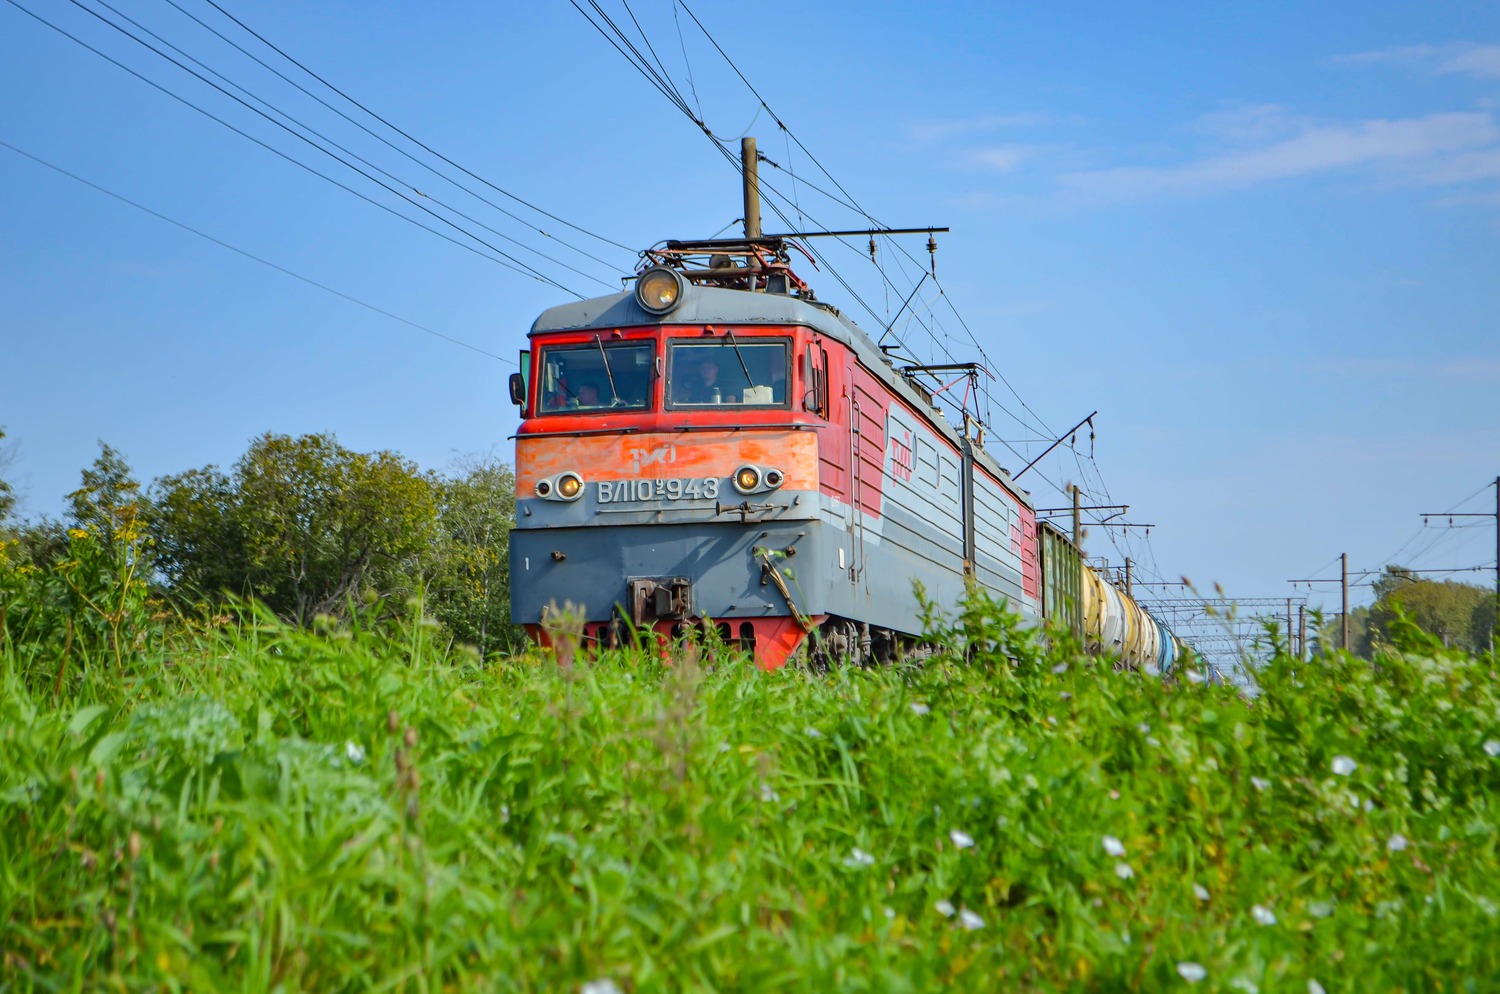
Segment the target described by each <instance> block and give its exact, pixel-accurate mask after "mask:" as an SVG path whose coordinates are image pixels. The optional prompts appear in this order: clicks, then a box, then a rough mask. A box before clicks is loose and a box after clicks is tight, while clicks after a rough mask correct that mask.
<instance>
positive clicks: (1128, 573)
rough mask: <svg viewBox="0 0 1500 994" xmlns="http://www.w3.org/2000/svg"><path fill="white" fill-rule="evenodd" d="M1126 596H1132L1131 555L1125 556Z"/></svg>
mask: <svg viewBox="0 0 1500 994" xmlns="http://www.w3.org/2000/svg"><path fill="white" fill-rule="evenodd" d="M1125 596H1126V597H1129V596H1130V557H1129V556H1126V557H1125Z"/></svg>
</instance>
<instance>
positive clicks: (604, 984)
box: [578, 977, 621, 994]
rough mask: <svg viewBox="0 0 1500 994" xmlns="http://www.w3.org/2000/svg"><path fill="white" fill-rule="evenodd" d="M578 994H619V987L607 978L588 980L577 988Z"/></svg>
mask: <svg viewBox="0 0 1500 994" xmlns="http://www.w3.org/2000/svg"><path fill="white" fill-rule="evenodd" d="M578 994H621V991H620V985H619V984H617V983H615V982H614V981H613V980H610V979H609V978H607V977H606V978H605V979H604V980H590V981H589V982H588V983H586V984H584V985H583V986H582V987H580V988H578Z"/></svg>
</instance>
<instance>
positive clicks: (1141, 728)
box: [1135, 721, 1151, 735]
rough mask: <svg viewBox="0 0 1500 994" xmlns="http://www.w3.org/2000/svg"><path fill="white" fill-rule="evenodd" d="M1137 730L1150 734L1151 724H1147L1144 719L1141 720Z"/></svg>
mask: <svg viewBox="0 0 1500 994" xmlns="http://www.w3.org/2000/svg"><path fill="white" fill-rule="evenodd" d="M1135 730H1136V731H1138V732H1140V733H1141V734H1142V735H1149V734H1151V726H1150V725H1148V724H1146V723H1145V722H1144V721H1143V722H1141V723H1140V724H1139V725H1137V726H1135Z"/></svg>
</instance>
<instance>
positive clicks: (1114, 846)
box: [1100, 835, 1125, 856]
mask: <svg viewBox="0 0 1500 994" xmlns="http://www.w3.org/2000/svg"><path fill="white" fill-rule="evenodd" d="M1100 841H1101V842H1103V843H1104V851H1105V852H1107V853H1109V854H1110V855H1111V856H1123V855H1125V843H1123V842H1121V841H1120V840H1119V839H1117V838H1115V837H1114V836H1113V835H1106V836H1105V837H1104V838H1103V839H1101V840H1100Z"/></svg>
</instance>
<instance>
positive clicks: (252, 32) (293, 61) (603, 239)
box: [167, 0, 635, 261]
mask: <svg viewBox="0 0 1500 994" xmlns="http://www.w3.org/2000/svg"><path fill="white" fill-rule="evenodd" d="M167 2H168V3H171V4H172V6H174V7H177V4H176V3H175V2H174V0H167ZM204 2H205V3H207V4H208V5H209V6H210V7H212V8H213V9H214V10H217V11H218V12H219V13H220V14H223V15H224V16H225V17H227V18H228V19H229V20H231V21H233V22H234V23H235V24H236V25H237V26H239V27H240V28H241V29H242V30H243V31H245V32H246V33H247V34H249V35H250V36H251V37H253V38H255V40H257V41H259V42H260V43H261V44H262V45H265V46H266V47H267V48H269V49H270V50H271V51H273V52H275V53H276V54H277V55H279V56H281V57H282V58H283V59H286V60H287V61H288V62H290V63H291V64H292V65H294V66H296V67H297V68H298V69H300V70H302V71H303V72H304V73H306V74H307V75H309V76H311V77H312V78H313V79H315V80H317V81H318V82H319V83H321V84H322V85H324V86H326V87H328V89H330V90H332V91H333V92H334V93H337V94H338V95H339V96H340V97H342V98H343V99H345V100H347V101H348V102H349V103H350V104H352V105H353V106H355V107H357V108H359V109H360V110H361V111H363V112H364V113H366V114H368V115H370V116H371V117H372V118H374V119H375V120H377V121H379V122H380V123H381V124H383V125H385V126H386V127H387V128H390V129H391V130H392V131H394V132H395V133H396V134H398V135H400V136H401V137H402V138H405V139H406V140H407V141H409V142H411V143H412V144H413V145H415V146H417V147H418V148H420V149H421V150H422V151H424V152H426V153H428V154H429V155H432V156H434V157H436V158H437V159H439V160H441V161H442V162H444V163H446V164H447V165H449V166H452V167H453V168H454V169H457V170H458V171H459V172H461V173H463V174H464V175H465V176H468V177H469V178H470V179H472V180H474V181H475V182H478V183H482V184H484V185H485V186H487V187H489V188H490V189H491V190H493V191H495V192H496V193H498V194H500V195H501V196H502V197H505V198H506V199H508V200H510V201H512V202H514V203H517V204H520V205H521V206H522V207H525V208H526V209H528V210H531V211H535V212H536V213H537V214H540V215H541V216H542V217H545V218H547V219H548V220H551V221H556V222H557V223H558V224H561V225H564V226H565V227H567V228H570V229H572V230H573V231H576V232H578V233H579V234H581V235H587V236H588V237H590V238H593V239H596V240H598V241H600V242H603V243H604V244H606V245H610V246H612V247H614V248H617V249H621V250H623V251H626V252H634V251H635V250H634V249H633V248H631V247H630V246H629V245H624V244H621V243H620V242H618V241H615V240H614V239H611V238H607V237H605V236H604V235H601V234H599V233H597V232H595V231H592V230H590V229H588V228H584V227H581V226H580V225H577V224H574V223H573V222H571V221H568V220H565V219H563V218H561V217H558V216H557V215H556V214H553V213H551V212H550V211H547V210H544V209H542V208H541V207H538V206H536V205H535V204H533V203H531V202H530V201H528V200H525V199H523V198H522V197H519V196H517V195H516V194H514V193H512V192H510V191H509V190H506V189H503V188H501V187H499V186H497V185H495V184H494V183H493V182H491V181H490V180H488V179H486V178H485V177H483V176H480V175H479V174H478V173H475V172H473V171H471V170H470V169H468V168H467V167H465V166H462V165H460V164H459V163H457V162H455V161H454V160H452V159H450V158H448V157H447V156H446V155H444V154H443V153H441V152H439V151H437V150H436V149H434V148H432V147H431V146H429V145H427V144H426V143H425V142H423V141H421V140H420V139H418V138H415V137H413V136H412V135H411V134H409V133H408V132H406V131H404V130H402V129H401V128H399V127H397V126H396V125H395V124H392V123H391V122H390V121H388V120H387V119H386V118H384V117H382V116H381V115H379V114H377V113H376V112H375V111H373V110H371V109H370V108H369V107H366V106H365V105H364V104H362V103H360V102H359V101H358V100H356V99H354V98H353V97H351V96H350V95H349V94H347V93H345V92H344V91H343V90H341V89H339V88H338V87H337V86H335V85H333V84H332V83H330V82H329V81H328V80H327V79H325V78H323V77H322V76H320V75H319V74H318V73H316V72H314V71H313V70H311V69H309V68H308V67H307V66H305V65H303V64H302V63H301V62H299V61H298V60H297V59H296V58H294V57H293V56H291V55H289V54H288V53H287V52H285V51H284V50H282V49H281V48H279V47H278V46H277V45H275V44H274V43H272V42H271V41H270V40H268V39H267V38H266V37H265V36H263V35H261V34H260V33H259V32H257V31H256V30H255V29H254V28H252V27H250V26H249V25H248V24H246V23H245V22H244V21H242V20H240V19H239V18H237V17H235V16H234V15H233V14H231V13H230V12H229V11H227V10H225V9H224V8H223V7H221V6H219V4H218V3H216V2H215V0H204ZM177 9H178V10H182V8H181V7H178V8H177ZM183 12H184V13H187V12H186V11H183ZM188 16H189V17H191V16H192V15H191V14H188ZM194 20H196V18H194ZM199 23H202V22H201V21H200V22H199ZM204 26H205V27H207V25H204ZM209 30H212V29H211V28H210V29H209ZM215 34H217V32H215ZM221 37H222V36H221ZM226 40H227V39H226ZM231 44H232V43H231ZM236 47H238V46H236ZM245 54H247V55H248V54H249V53H248V52H247V53H245ZM252 58H253V56H252ZM257 61H258V60H257ZM267 68H269V67H267ZM272 71H273V72H274V70H272ZM278 75H279V74H278ZM283 78H284V77H283ZM287 82H291V81H290V80H288V81H287ZM293 85H296V84H293ZM304 92H305V91H304ZM308 95H309V96H312V95H311V94H308ZM314 99H317V98H316V97H314ZM330 109H332V108H330ZM351 123H354V122H352V121H351ZM372 135H373V133H372ZM376 137H378V136H376ZM393 147H394V146H393ZM398 151H399V149H398ZM429 168H430V167H429ZM450 182H452V181H451V180H450ZM455 185H457V184H455ZM486 203H488V201H486ZM492 206H493V205H492ZM496 209H497V210H498V209H499V208H496ZM541 234H544V235H547V237H549V238H552V237H555V236H553V235H550V234H548V233H547V232H545V231H543V232H541ZM596 261H597V260H596Z"/></svg>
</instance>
